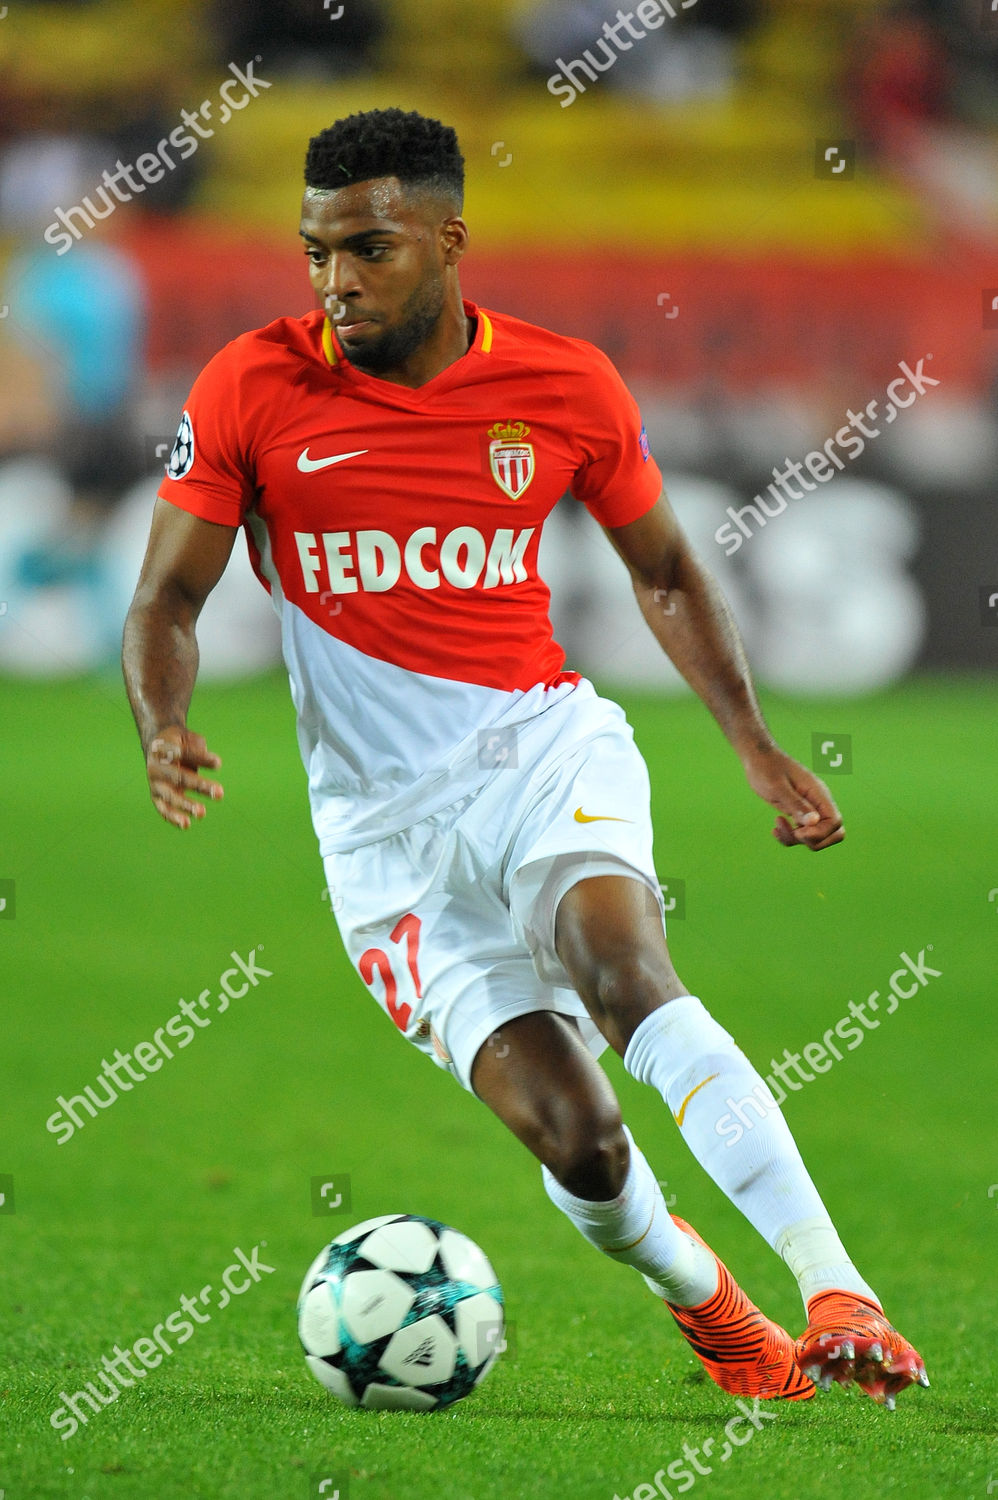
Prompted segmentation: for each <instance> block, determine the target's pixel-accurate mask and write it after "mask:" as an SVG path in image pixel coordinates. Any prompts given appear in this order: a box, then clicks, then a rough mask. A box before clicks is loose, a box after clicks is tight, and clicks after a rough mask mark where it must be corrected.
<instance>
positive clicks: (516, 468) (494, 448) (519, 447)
mask: <svg viewBox="0 0 998 1500" xmlns="http://www.w3.org/2000/svg"><path fill="white" fill-rule="evenodd" d="M529 431H530V428H529V427H528V426H527V424H526V422H496V423H495V424H494V425H493V426H492V427H490V428H489V432H488V435H489V437H490V438H491V439H492V441H491V442H490V443H489V465H490V467H491V469H492V478H493V479H494V480H495V482H496V484H497V485H498V486H499V488H500V489H501V490H505V492H506V494H507V495H508V496H509V498H510V499H511V500H519V498H520V496H521V495H522V494H523V492H524V490H525V489H526V488H527V485H528V484H529V483H530V481H531V480H532V479H533V477H534V448H533V444H532V443H525V442H524V441H523V439H524V438H525V437H526V436H527V434H528V433H529Z"/></svg>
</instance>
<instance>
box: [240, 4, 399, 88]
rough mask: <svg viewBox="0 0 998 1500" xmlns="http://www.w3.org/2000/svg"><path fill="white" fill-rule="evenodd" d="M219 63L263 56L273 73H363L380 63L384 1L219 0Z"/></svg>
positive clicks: (307, 74)
mask: <svg viewBox="0 0 998 1500" xmlns="http://www.w3.org/2000/svg"><path fill="white" fill-rule="evenodd" d="M211 20H212V25H213V28H214V31H215V36H216V38H217V43H216V48H217V51H218V54H219V59H220V61H223V62H227V61H228V60H229V59H232V58H235V59H236V60H237V61H238V60H239V59H241V58H244V57H255V56H256V55H257V54H259V55H260V56H261V57H262V58H263V59H264V62H265V64H266V66H267V68H269V69H270V70H271V71H272V72H274V73H284V74H289V73H290V74H300V75H304V76H313V77H314V76H316V75H319V76H321V75H326V76H328V75H330V74H333V75H342V74H349V73H357V72H361V71H362V70H364V69H365V68H371V67H373V66H374V64H375V62H376V49H377V45H378V43H379V42H380V40H381V38H382V36H383V35H384V33H385V30H386V24H385V19H384V13H383V8H382V4H381V0H322V3H320V0H240V3H239V4H238V5H233V4H232V3H231V0H214V3H213V7H212V11H211Z"/></svg>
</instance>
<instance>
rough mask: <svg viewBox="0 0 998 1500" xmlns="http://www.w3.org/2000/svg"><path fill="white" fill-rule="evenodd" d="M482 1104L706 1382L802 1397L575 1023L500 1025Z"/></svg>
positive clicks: (784, 1353) (486, 1062)
mask: <svg viewBox="0 0 998 1500" xmlns="http://www.w3.org/2000/svg"><path fill="white" fill-rule="evenodd" d="M471 1083H472V1087H473V1088H474V1091H475V1093H476V1094H477V1095H478V1097H479V1098H480V1099H481V1100H482V1101H483V1102H484V1103H485V1104H487V1105H488V1106H489V1108H490V1109H492V1110H493V1111H494V1112H495V1114H497V1115H498V1116H499V1118H500V1119H501V1120H502V1121H503V1123H504V1124H505V1125H507V1126H508V1127H509V1129H510V1130H512V1132H513V1134H514V1135H516V1136H517V1137H518V1139H519V1140H521V1141H522V1142H523V1144H524V1145H525V1146H527V1147H528V1148H529V1149H530V1150H531V1151H532V1152H533V1153H534V1155H535V1156H537V1157H538V1158H539V1160H540V1161H541V1162H542V1163H543V1174H544V1186H545V1188H546V1189H547V1193H548V1196H549V1197H550V1199H551V1201H552V1202H553V1203H554V1204H555V1206H556V1207H557V1208H560V1209H561V1211H562V1212H563V1213H564V1214H565V1215H566V1216H567V1217H568V1218H569V1219H570V1220H571V1222H572V1223H573V1224H574V1225H575V1227H576V1228H577V1229H578V1230H579V1231H580V1233H581V1234H582V1235H584V1237H585V1238H586V1239H587V1240H588V1241H589V1243H590V1244H591V1245H595V1246H596V1247H597V1248H598V1249H600V1250H602V1251H603V1252H604V1254H606V1255H608V1256H609V1257H610V1258H611V1259H612V1260H616V1261H619V1262H620V1263H621V1264H623V1265H630V1266H633V1267H634V1268H635V1269H636V1270H638V1271H640V1272H642V1274H643V1275H644V1277H645V1280H646V1281H647V1283H648V1285H649V1286H650V1287H651V1288H652V1290H653V1291H654V1292H655V1293H656V1294H657V1295H658V1296H660V1297H661V1298H662V1299H663V1300H664V1301H665V1302H666V1304H667V1306H668V1307H669V1309H670V1311H671V1312H672V1315H673V1317H674V1318H675V1320H676V1322H677V1324H678V1326H679V1328H680V1330H681V1331H682V1333H683V1335H684V1337H685V1338H686V1340H687V1342H688V1343H689V1344H690V1346H691V1347H692V1349H693V1350H694V1352H695V1353H696V1355H697V1357H698V1358H699V1359H700V1360H701V1362H702V1363H703V1365H704V1367H705V1368H706V1370H707V1371H708V1373H709V1374H710V1376H711V1378H712V1379H713V1380H714V1381H716V1382H717V1384H718V1385H719V1386H721V1387H722V1389H723V1390H726V1391H728V1392H730V1393H731V1394H733V1395H737V1396H758V1397H761V1398H763V1399H766V1400H780V1399H782V1400H791V1401H799V1400H807V1399H808V1398H809V1397H811V1396H813V1395H814V1385H813V1384H812V1382H811V1380H810V1378H809V1377H807V1376H805V1375H804V1374H802V1372H801V1371H800V1369H799V1368H798V1367H797V1366H796V1365H795V1363H794V1347H793V1340H792V1339H791V1338H790V1336H789V1334H788V1333H787V1332H786V1331H785V1329H783V1328H780V1327H779V1325H778V1324H775V1323H772V1322H771V1321H770V1319H769V1318H767V1317H766V1316H765V1315H764V1314H763V1313H762V1312H760V1310H759V1308H757V1307H756V1305H755V1303H754V1302H752V1301H751V1300H750V1299H749V1298H748V1297H747V1296H746V1295H745V1293H744V1292H743V1291H742V1289H741V1287H739V1286H738V1284H737V1283H736V1281H735V1280H734V1278H733V1276H732V1275H731V1273H730V1272H729V1271H728V1269H727V1267H726V1266H725V1265H724V1264H723V1263H722V1262H721V1261H720V1260H718V1258H717V1257H716V1256H715V1255H714V1253H713V1251H711V1250H710V1248H709V1247H708V1246H707V1245H705V1244H704V1242H703V1241H702V1240H701V1239H700V1237H699V1235H697V1234H696V1232H695V1231H694V1230H692V1229H691V1228H690V1226H689V1225H688V1224H686V1223H684V1222H683V1220H682V1219H677V1218H675V1217H673V1216H670V1214H669V1211H668V1208H667V1207H666V1204H665V1200H664V1199H663V1197H662V1191H661V1188H660V1186H659V1184H658V1182H657V1181H656V1180H655V1176H654V1174H653V1172H652V1170H651V1168H650V1166H649V1165H648V1162H647V1161H646V1160H645V1158H644V1156H643V1155H642V1153H641V1151H640V1150H639V1149H638V1147H637V1146H636V1145H635V1142H634V1139H633V1137H632V1136H631V1133H630V1131H629V1130H628V1129H627V1127H626V1125H624V1124H623V1122H622V1120H621V1117H620V1107H619V1105H618V1103H617V1099H616V1096H615V1095H614V1092H613V1089H612V1088H611V1086H610V1082H609V1080H608V1078H607V1076H606V1074H605V1073H604V1072H603V1069H602V1068H601V1067H599V1065H598V1064H597V1063H596V1062H595V1060H594V1059H593V1057H592V1054H591V1053H590V1052H589V1049H588V1048H587V1047H586V1046H585V1045H584V1044H583V1042H582V1041H581V1039H580V1037H579V1033H578V1030H577V1028H576V1027H575V1026H574V1025H573V1024H572V1022H570V1021H569V1020H567V1019H566V1018H565V1017H563V1016H560V1015H556V1014H554V1013H553V1012H551V1011H533V1012H530V1013H528V1014H526V1015H520V1016H517V1017H515V1018H514V1019H513V1020H510V1021H507V1022H505V1023H504V1024H502V1025H500V1026H499V1027H498V1029H497V1030H496V1031H495V1032H494V1033H493V1035H492V1037H490V1038H489V1042H488V1043H487V1044H485V1045H483V1046H481V1047H480V1048H479V1050H478V1052H477V1054H476V1056H475V1060H474V1063H473V1065H472V1069H471Z"/></svg>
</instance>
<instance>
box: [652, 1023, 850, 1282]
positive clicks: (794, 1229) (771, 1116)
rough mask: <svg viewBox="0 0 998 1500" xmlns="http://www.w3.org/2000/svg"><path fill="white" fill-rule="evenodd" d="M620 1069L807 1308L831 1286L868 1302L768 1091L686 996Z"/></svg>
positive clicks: (719, 1028) (654, 1026) (728, 1040)
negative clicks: (660, 1111)
mask: <svg viewBox="0 0 998 1500" xmlns="http://www.w3.org/2000/svg"><path fill="white" fill-rule="evenodd" d="M624 1066H625V1068H626V1069H627V1071H628V1072H629V1073H630V1074H631V1076H632V1077H633V1078H636V1079H638V1080H639V1082H641V1083H649V1084H651V1085H652V1086H653V1087H654V1088H657V1089H658V1091H659V1093H661V1095H662V1097H663V1098H664V1099H665V1102H666V1104H668V1106H669V1109H670V1110H671V1112H672V1116H673V1118H674V1119H675V1121H676V1124H677V1125H678V1126H679V1129H680V1131H681V1133H682V1136H683V1139H684V1140H685V1142H686V1144H687V1145H688V1146H689V1148H690V1150H691V1151H692V1152H693V1155H694V1156H695V1157H696V1159H697V1161H698V1162H699V1163H700V1165H701V1166H702V1167H703V1168H704V1170H705V1171H706V1172H708V1173H709V1175H710V1176H711V1177H712V1178H713V1179H714V1181H715V1182H716V1183H717V1185H718V1187H719V1188H720V1189H721V1191H722V1192H723V1193H725V1194H726V1195H727V1196H728V1198H730V1199H731V1202H732V1203H733V1204H734V1205H735V1207H736V1208H738V1209H740V1210H741V1212H742V1213H743V1214H744V1215H745V1217H746V1218H747V1219H748V1221H749V1223H750V1224H752V1225H753V1226H754V1227H755V1228H756V1229H757V1230H758V1231H759V1233H760V1234H761V1235H762V1237H763V1239H765V1240H767V1241H768V1242H769V1244H770V1245H771V1246H772V1247H773V1249H774V1250H775V1251H776V1252H777V1254H778V1255H780V1256H782V1258H783V1259H784V1260H785V1261H786V1263H787V1265H788V1266H789V1267H790V1269H791V1271H792V1272H793V1274H794V1275H795V1276H796V1277H797V1281H798V1285H799V1286H800V1290H801V1296H802V1297H803V1298H804V1305H805V1307H806V1306H807V1301H808V1298H809V1297H813V1296H814V1295H815V1293H816V1292H819V1291H825V1290H829V1289H831V1288H832V1287H836V1288H841V1289H842V1290H844V1291H852V1292H858V1293H859V1294H860V1295H861V1296H864V1297H872V1298H873V1299H874V1301H876V1297H875V1296H874V1293H873V1292H872V1291H871V1289H870V1287H869V1286H868V1285H867V1283H866V1282H865V1281H864V1280H863V1278H862V1277H861V1276H860V1274H859V1272H858V1271H857V1270H856V1267H855V1266H854V1265H853V1263H852V1261H851V1260H850V1259H849V1257H848V1255H847V1254H846V1251H845V1248H844V1246H843V1244H842V1241H841V1240H840V1239H839V1237H838V1234H837V1233H836V1231H835V1228H834V1226H833V1224H832V1221H831V1219H830V1218H829V1216H828V1211H827V1209H826V1208H825V1205H824V1204H823V1203H822V1201H821V1198H820V1196H819V1194H818V1190H817V1188H816V1187H815V1186H814V1183H813V1182H812V1181H811V1178H810V1177H809V1175H808V1172H807V1168H806V1167H805V1166H804V1163H803V1161H802V1160H801V1155H800V1152H799V1151H798V1149H797V1146H796V1144H795V1142H794V1139H793V1136H792V1135H791V1134H790V1129H789V1127H788V1125H787V1123H786V1121H785V1120H784V1118H783V1116H782V1114H781V1113H780V1110H779V1107H778V1105H777V1103H776V1100H775V1099H774V1098H773V1096H772V1093H771V1091H770V1090H769V1088H768V1087H767V1085H766V1084H765V1083H764V1082H763V1080H762V1079H761V1078H760V1076H759V1074H758V1073H757V1072H756V1070H755V1068H753V1066H752V1064H751V1063H750V1062H749V1060H748V1058H747V1057H746V1056H745V1054H744V1053H743V1052H741V1051H740V1050H739V1048H738V1047H736V1045H735V1043H734V1041H733V1039H732V1038H731V1037H730V1036H729V1034H728V1033H727V1032H726V1031H725V1030H724V1028H723V1027H722V1026H719V1025H718V1023H717V1022H716V1021H715V1020H714V1019H713V1017H712V1016H711V1015H710V1014H709V1013H708V1012H707V1011H706V1010H705V1009H704V1007H703V1005H702V1004H701V1002H700V1001H699V1000H698V999H697V998H696V997H695V996H694V995H682V996H680V997H679V999H677V1000H670V1001H668V1002H667V1003H666V1004H665V1005H662V1006H660V1007H659V1008H658V1010H655V1011H653V1012H652V1013H651V1015H649V1016H646V1017H645V1019H644V1020H643V1021H642V1022H641V1024H640V1026H638V1028H637V1029H636V1031H635V1032H634V1034H633V1036H632V1037H631V1040H630V1042H629V1043H628V1045H627V1051H626V1052H625V1054H624ZM750 1100H751V1102H752V1103H753V1104H754V1105H755V1108H754V1109H753V1111H752V1113H751V1114H749V1113H748V1112H747V1105H748V1102H749V1101H750ZM739 1105H741V1106H744V1107H743V1108H741V1109H740V1110H739ZM733 1110H739V1119H740V1120H741V1121H743V1122H744V1128H743V1125H742V1124H739V1123H738V1122H737V1121H736V1119H735V1114H734V1113H732V1111H733ZM729 1122H730V1123H729Z"/></svg>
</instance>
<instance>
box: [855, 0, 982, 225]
mask: <svg viewBox="0 0 998 1500" xmlns="http://www.w3.org/2000/svg"><path fill="white" fill-rule="evenodd" d="M954 8H955V10H956V12H957V15H956V17H954V14H953V11H952V9H951V8H950V0H947V8H946V9H943V7H942V6H941V5H938V4H937V3H936V0H909V3H902V4H898V5H896V6H895V7H893V8H892V9H889V10H888V11H886V12H884V13H882V14H880V15H878V16H875V17H873V18H872V19H871V20H870V22H869V23H868V24H867V25H866V26H865V27H864V28H862V29H861V30H860V31H859V32H858V33H857V34H856V36H855V38H854V42H853V47H852V51H851V57H850V59H849V60H848V66H847V79H848V83H847V93H848V94H849V95H850V97H851V102H852V111H853V115H854V118H855V120H856V123H857V126H858V127H859V129H860V131H861V132H862V135H863V137H864V139H865V144H866V146H867V149H868V150H869V151H870V152H871V153H873V154H874V155H876V156H878V157H879V158H880V160H881V163H882V164H883V165H884V166H886V167H888V168H889V169H891V170H892V171H894V172H896V173H897V174H898V175H899V176H901V177H904V178H905V179H906V180H907V181H908V182H909V183H910V185H911V186H912V188H914V189H915V190H916V191H917V192H918V193H919V196H920V197H921V199H922V201H923V203H924V204H925V205H926V208H930V209H931V211H932V213H933V214H934V216H935V219H936V222H937V224H938V225H939V227H940V228H941V229H942V230H943V231H945V232H946V233H948V234H953V233H962V234H965V235H968V236H969V237H971V238H974V239H977V238H980V239H986V240H988V241H989V242H990V241H991V240H992V239H993V237H994V235H995V233H996V232H998V199H996V195H995V182H996V181H998V144H996V141H995V138H994V126H995V125H996V124H998V104H996V102H995V87H994V84H995V79H996V77H998V13H995V16H994V19H993V20H991V19H990V12H988V11H986V9H985V8H984V7H983V5H982V4H981V3H980V0H975V3H974V4H973V5H971V3H970V0H956V4H955V7H954ZM985 78H987V79H988V80H989V83H988V85H987V87H985V88H984V90H983V92H984V94H985V95H987V96H988V97H989V98H990V105H989V107H987V108H984V109H974V108H971V109H968V108H967V107H966V106H967V103H968V100H969V99H973V98H975V97H976V93H977V88H978V85H979V84H980V83H981V80H983V79H985ZM971 80H976V83H972V82H971ZM989 109H990V114H991V118H990V119H989V118H988V112H989Z"/></svg>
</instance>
